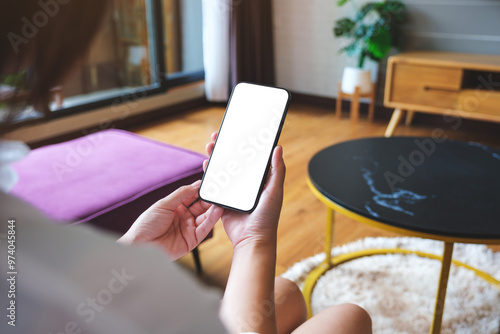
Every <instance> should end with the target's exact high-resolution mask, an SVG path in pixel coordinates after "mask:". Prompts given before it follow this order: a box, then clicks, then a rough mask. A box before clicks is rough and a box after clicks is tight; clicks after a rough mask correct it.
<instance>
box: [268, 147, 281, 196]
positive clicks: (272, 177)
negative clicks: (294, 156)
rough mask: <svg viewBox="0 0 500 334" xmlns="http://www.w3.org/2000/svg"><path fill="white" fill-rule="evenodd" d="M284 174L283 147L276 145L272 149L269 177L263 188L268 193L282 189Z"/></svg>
mask: <svg viewBox="0 0 500 334" xmlns="http://www.w3.org/2000/svg"><path fill="white" fill-rule="evenodd" d="M285 174H286V166H285V161H284V160H283V148H282V147H281V146H276V147H275V148H274V151H273V157H272V159H271V170H270V171H269V177H268V180H267V184H266V186H265V188H264V190H265V191H266V192H270V193H275V192H276V191H282V190H283V183H284V182H285Z"/></svg>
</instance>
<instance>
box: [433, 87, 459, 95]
mask: <svg viewBox="0 0 500 334" xmlns="http://www.w3.org/2000/svg"><path fill="white" fill-rule="evenodd" d="M424 90H426V91H427V90H438V91H442V92H453V93H458V92H460V89H455V88H445V87H432V86H424Z"/></svg>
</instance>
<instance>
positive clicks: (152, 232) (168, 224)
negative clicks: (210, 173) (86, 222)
mask: <svg viewBox="0 0 500 334" xmlns="http://www.w3.org/2000/svg"><path fill="white" fill-rule="evenodd" d="M199 187H200V181H197V182H195V183H193V184H191V185H188V186H184V187H181V188H179V189H177V190H176V191H174V192H173V193H171V194H170V195H169V196H167V197H165V198H163V199H161V200H159V201H158V202H156V203H155V204H153V206H151V207H150V208H149V209H147V210H146V211H145V212H144V213H143V214H142V215H141V216H140V217H139V218H138V219H137V220H136V221H135V222H134V224H133V225H132V226H131V227H130V229H129V230H128V231H127V233H125V234H124V235H123V237H121V238H120V240H118V241H119V242H122V243H124V244H136V243H148V242H149V243H154V244H157V245H159V246H160V247H161V248H162V249H163V250H165V252H166V253H167V254H168V255H169V257H170V258H172V259H173V260H176V259H178V258H180V257H181V256H183V255H185V254H187V253H189V252H190V251H191V250H193V249H194V248H195V247H196V246H198V244H199V243H200V242H201V241H203V239H205V237H206V236H207V235H208V233H210V231H211V230H212V228H213V227H214V225H215V223H217V221H218V220H219V219H220V218H221V215H222V213H223V209H222V208H220V207H218V206H215V205H212V204H209V203H206V202H203V201H202V200H198V201H197V202H196V203H194V202H195V201H196V200H197V199H198V189H199ZM193 203H194V204H193Z"/></svg>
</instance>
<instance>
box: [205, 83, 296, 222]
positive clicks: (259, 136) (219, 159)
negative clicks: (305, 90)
mask: <svg viewBox="0 0 500 334" xmlns="http://www.w3.org/2000/svg"><path fill="white" fill-rule="evenodd" d="M289 103H290V93H288V91H286V90H285V89H282V88H277V87H269V86H262V85H256V84H251V83H246V82H243V83H239V84H237V85H236V86H235V87H234V88H233V91H232V93H231V97H230V99H229V102H228V105H227V108H226V112H225V114H224V118H223V119H222V124H221V126H220V128H219V134H218V136H217V139H216V141H215V146H214V149H213V150H212V154H211V155H210V159H209V161H208V165H207V168H206V170H205V173H204V174H203V179H202V181H201V185H200V189H199V196H200V198H201V199H202V200H204V201H206V202H209V203H213V204H216V205H219V206H222V207H224V208H229V209H232V210H236V211H241V212H251V211H253V210H254V209H255V207H256V206H257V202H258V199H259V195H260V193H261V191H262V189H263V187H264V183H265V181H266V176H267V172H268V171H269V167H270V164H271V157H272V152H273V149H274V147H275V146H276V144H277V143H278V139H279V136H280V133H281V129H282V127H283V123H284V121H285V116H286V113H287V110H288V105H289Z"/></svg>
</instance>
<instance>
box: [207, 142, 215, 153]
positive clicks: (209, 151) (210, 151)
mask: <svg viewBox="0 0 500 334" xmlns="http://www.w3.org/2000/svg"><path fill="white" fill-rule="evenodd" d="M214 145H215V144H214V143H208V144H207V146H205V151H206V152H207V155H210V154H212V151H213V149H214Z"/></svg>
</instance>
